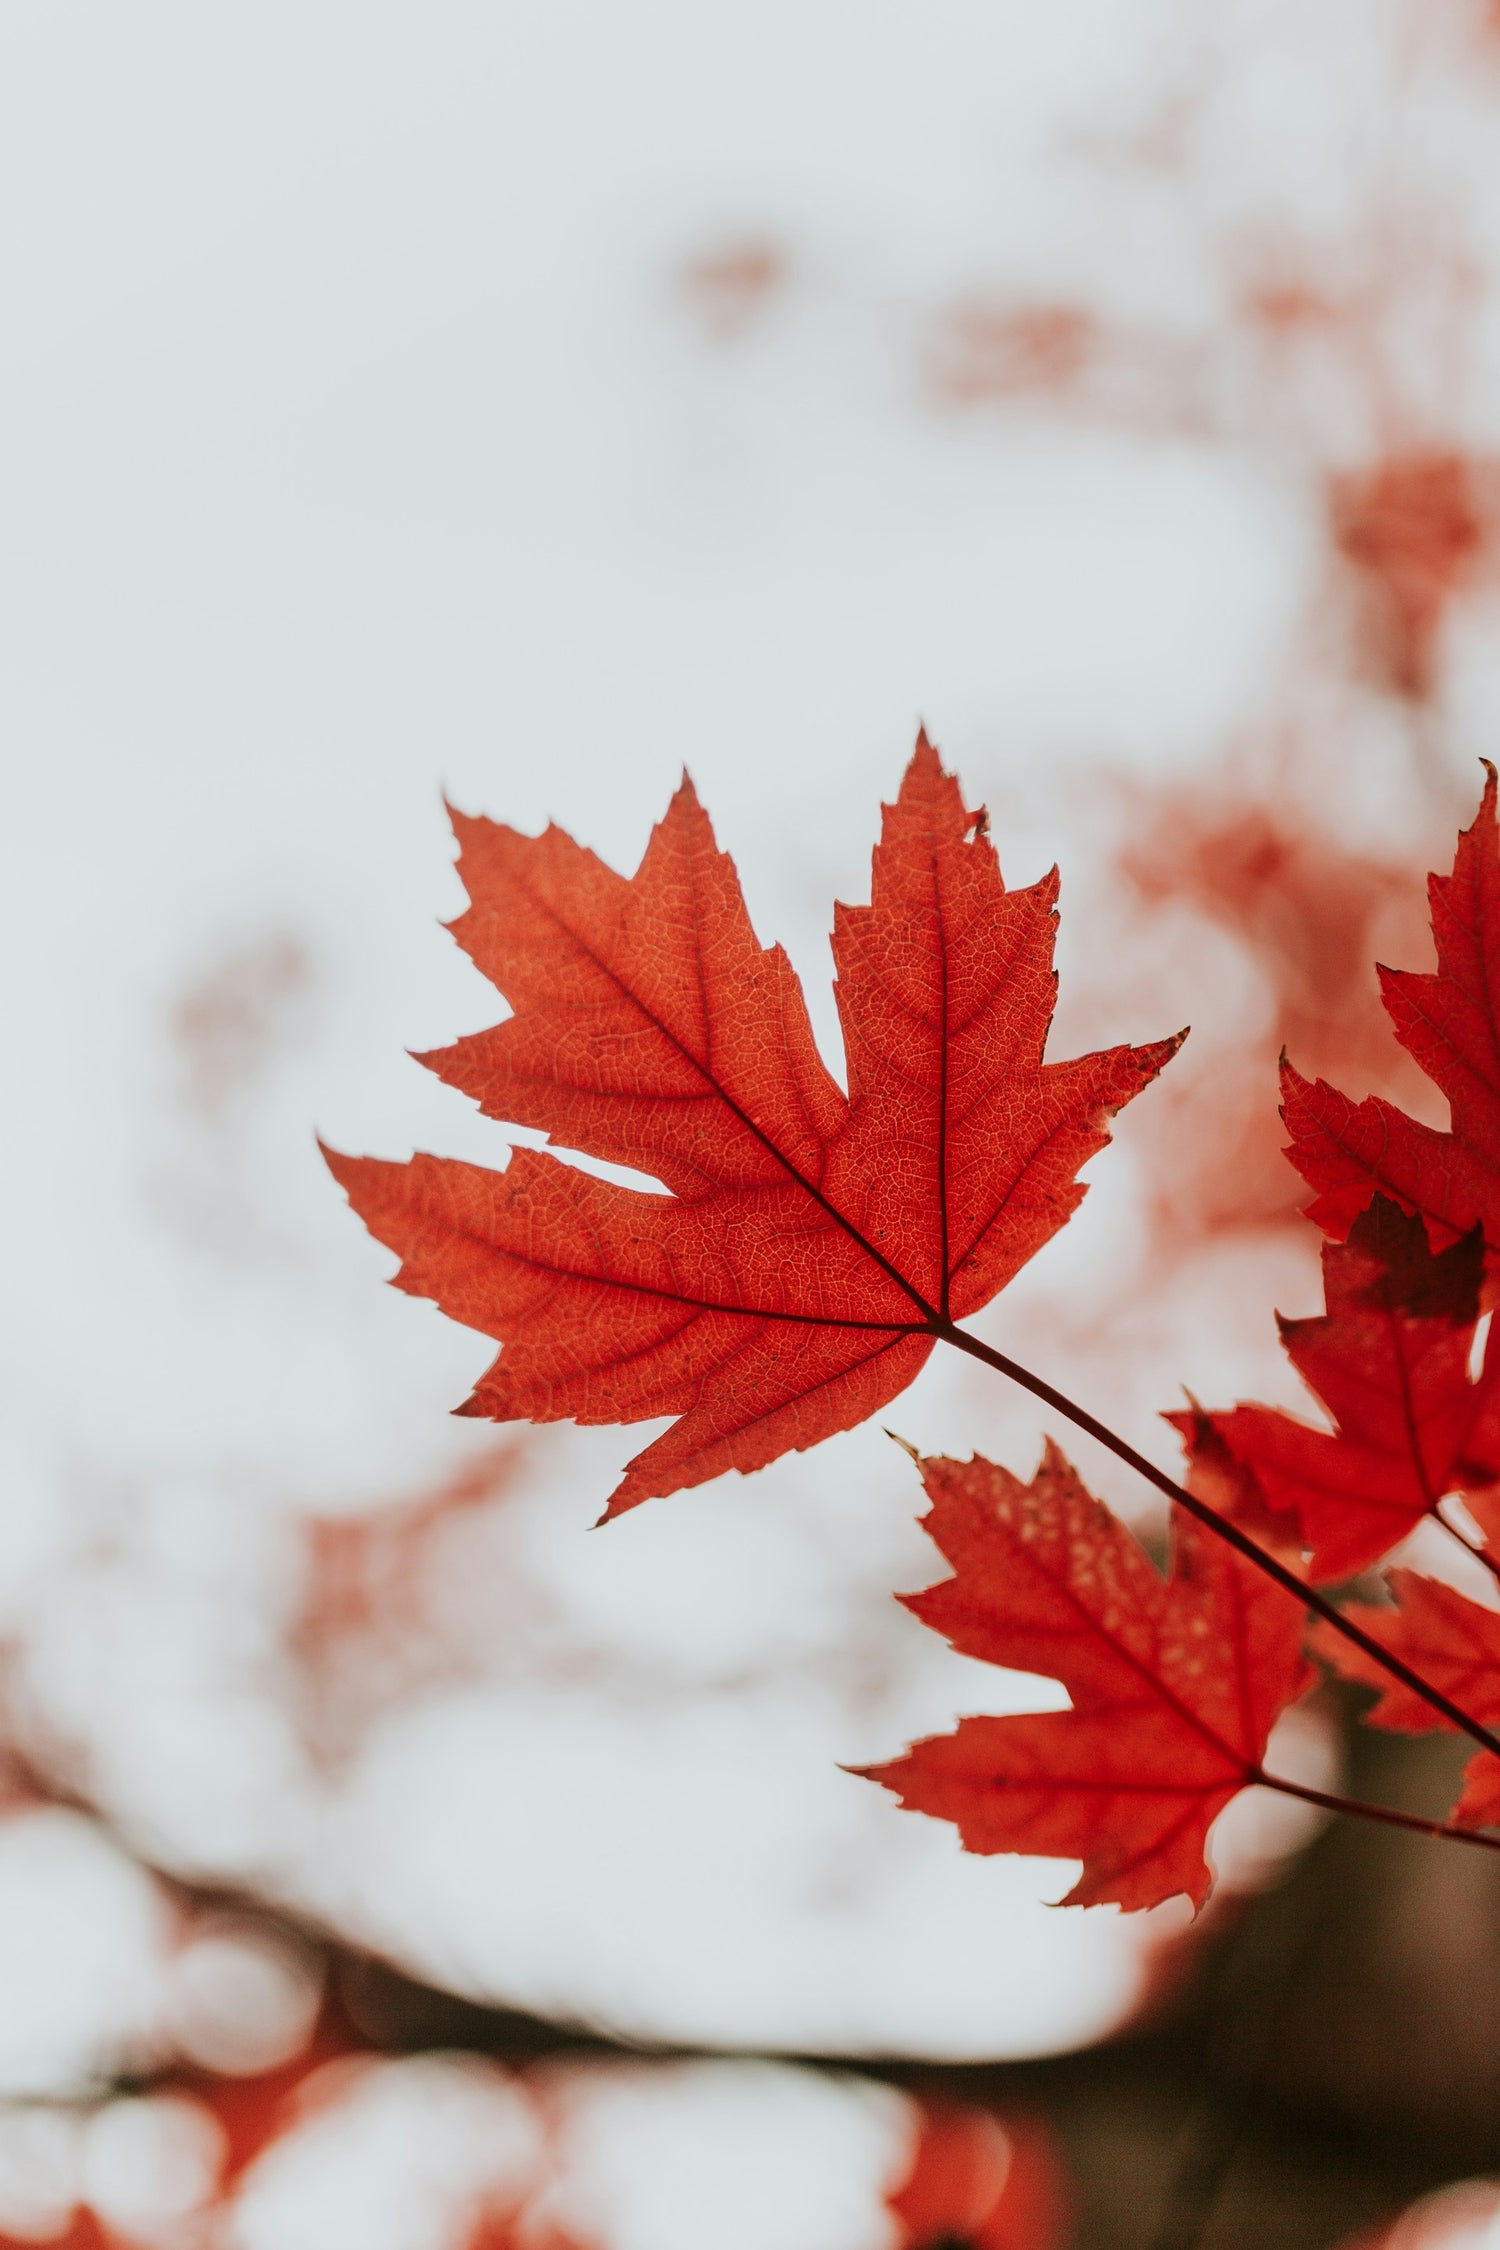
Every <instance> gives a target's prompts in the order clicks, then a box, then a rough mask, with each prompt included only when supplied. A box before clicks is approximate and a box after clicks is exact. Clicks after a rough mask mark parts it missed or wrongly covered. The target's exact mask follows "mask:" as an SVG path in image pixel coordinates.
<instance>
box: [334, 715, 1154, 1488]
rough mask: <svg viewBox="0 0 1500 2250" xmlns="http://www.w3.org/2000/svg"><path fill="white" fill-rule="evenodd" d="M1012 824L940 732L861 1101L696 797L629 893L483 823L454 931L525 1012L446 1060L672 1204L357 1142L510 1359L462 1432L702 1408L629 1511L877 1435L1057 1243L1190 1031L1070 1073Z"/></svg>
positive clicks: (557, 1164)
mask: <svg viewBox="0 0 1500 2250" xmlns="http://www.w3.org/2000/svg"><path fill="white" fill-rule="evenodd" d="M984 825H985V824H984V823H983V822H976V821H975V820H974V819H973V818H972V817H971V816H970V815H969V814H968V813H967V812H966V810H965V808H964V804H963V800H962V797H961V796H960V793H959V789H958V784H957V782H956V781H954V780H953V778H952V777H951V776H950V775H948V774H945V773H944V772H943V769H942V767H941V766H940V764H939V763H938V758H937V754H936V752H935V751H934V750H933V748H932V747H931V745H930V744H929V742H928V741H927V738H926V736H925V735H923V736H921V737H920V738H919V740H918V743H917V749H916V754H915V756H914V757H913V758H912V761H911V764H910V766H909V767H908V769H907V773H906V777H905V780H904V782H903V784H902V788H901V793H900V797H899V799H898V801H897V803H896V804H895V805H894V806H890V807H887V808H886V813H885V821H884V828H883V832H882V837H881V842H880V844H879V846H878V848H877V850H876V852H875V856H874V875H873V885H872V899H871V904H870V905H869V906H867V907H846V906H841V907H839V908H838V910H837V915H836V925H835V932H834V940H833V947H834V956H835V961H836V964H837V968H838V984H837V988H836V989H837V998H838V1005H839V1015H840V1020H841V1023H842V1027H843V1033H844V1046H845V1053H846V1058H847V1065H848V1079H849V1091H848V1094H847V1096H846V1095H845V1094H844V1093H843V1092H842V1091H841V1090H840V1088H839V1087H838V1085H837V1084H836V1083H835V1082H834V1080H833V1078H832V1077H831V1076H830V1074H829V1072H828V1071H827V1069H826V1068H825V1067H824V1064H823V1062H822V1060H821V1058H820V1057H819V1055H818V1052H817V1049H816V1047H815V1045H814V1043H813V1036H812V1029H811V1026H810V1023H809V1021H808V1016H807V1009H806V1005H805V1002H804V1000H803V996H802V990H801V986H800V985H799V983H798V981H797V978H796V976H795V975H794V973H793V971H792V968H791V964H790V963H789V961H788V960H787V957H786V955H785V953H784V952H783V951H782V950H781V948H780V947H779V946H773V947H770V948H762V947H761V945H760V944H759V943H758V942H757V940H756V937H755V934H754V932H753V930H752V929H751V926H750V920H749V916H748V914H747V913H746V910H745V904H744V900H743V897H742V896H741V892H740V887H739V880H738V877H737V876H736V874H735V870H734V866H733V863H732V862H731V861H730V860H729V859H728V858H727V857H726V856H725V855H723V854H721V853H720V852H719V851H718V850H717V848H716V846H715V843H714V838H713V833H712V830H711V829H710V827H709V824H708V819H707V816H706V815H705V813H704V812H703V810H702V808H701V807H700V805H699V803H698V800H697V798H696V796H695V795H694V793H693V788H692V784H691V783H690V782H689V781H687V780H686V779H684V781H683V784H682V786H681V788H680V789H679V790H678V792H677V795H676V796H675V797H674V799H673V800H672V804H671V807H670V809H669V810H668V813H667V815H666V818H665V819H664V820H663V821H662V822H661V823H660V825H659V826H658V827H657V829H656V830H655V831H654V833H653V835H652V838H651V842H650V844H649V846H648V848H647V851H646V856H645V858H644V860H643V861H642V863H641V866H640V869H639V871H638V872H637V874H636V875H635V876H634V877H633V878H632V879H630V880H626V879H625V878H624V877H623V876H620V875H617V874H615V873H614V872H613V871H612V870H611V869H610V868H608V867H606V866H605V865H604V864H603V862H602V861H600V860H598V859H596V858H595V856H594V854H593V853H592V852H589V851H585V850H584V849H583V848H582V847H581V846H579V845H578V844H575V843H574V842H573V840H572V839H571V837H569V836H566V835H565V834H564V833H563V832H562V831H561V830H560V829H558V828H555V827H554V828H549V829H548V830H547V831H546V832H545V834H543V835H542V836H540V837H535V838H531V837H525V836H520V835H517V834H516V833H515V832H514V831H513V830H511V829H508V828H501V827H497V826H495V825H494V824H493V823H492V822H490V821H487V820H471V819H468V818H466V817H464V816H462V815H455V827H456V829H457V832H458V836H459V840H460V844H461V848H462V856H461V859H460V863H459V865H460V872H461V874H462V876H463V879H464V882H465V885H466V887H467V889H468V893H469V897H470V901H471V904H470V906H469V909H468V911H467V913H465V914H463V915H462V916H461V917H460V918H459V920H458V921H457V922H456V923H455V924H454V932H455V935H456V936H457V938H458V940H459V942H460V944H462V945H463V947H464V949H465V950H466V952H468V953H469V955H470V956H471V958H472V959H473V960H474V962H475V963H476V965H477V966H478V967H479V968H480V969H482V970H483V971H484V973H485V974H486V975H487V976H488V977H490V979H491V980H492V981H493V982H494V983H495V984H496V985H498V986H499V988H500V989H501V991H502V992H503V993H504V995H505V996H506V998H507V999H508V1000H509V1001H510V1004H511V1007H512V1009H513V1011H514V1012H513V1014H512V1015H511V1016H510V1017H509V1019H508V1020H507V1021H505V1022H503V1023H501V1024H500V1025H498V1026H497V1027H496V1028H495V1029H494V1030H491V1031H485V1032H481V1033H479V1034H477V1035H476V1036H474V1037H472V1038H466V1039H461V1040H459V1041H458V1042H457V1044H456V1045H455V1046H453V1047H449V1048H446V1049H444V1050H442V1051H441V1052H440V1053H437V1054H432V1055H427V1056H424V1057H423V1058H422V1060H423V1061H425V1062H426V1063H428V1065H429V1066H430V1067H431V1068H432V1069H433V1070H435V1071H436V1072H437V1073H438V1075H439V1076H440V1077H442V1078H444V1079H445V1080H446V1081H447V1082H448V1083H449V1084H450V1085H454V1086H458V1087H461V1088H462V1089H463V1091H464V1092H466V1093H468V1094H471V1095H473V1096H474V1098H475V1099H476V1100H477V1101H478V1103H479V1105H480V1107H481V1108H482V1109H483V1110H484V1111H485V1112H486V1114H487V1115H489V1116H491V1117H496V1118H502V1119H507V1120H509V1121H511V1122H513V1123H516V1124H520V1125H523V1126H529V1127H533V1128H540V1129H542V1130H544V1131H546V1132H547V1133H549V1134H551V1135H552V1136H553V1138H554V1139H555V1140H557V1141H559V1142H561V1143H563V1144H565V1145H566V1146H568V1147H570V1148H572V1149H576V1150H578V1151H580V1152H582V1153H583V1154H584V1155H586V1156H590V1157H594V1158H601V1159H604V1160H606V1161H608V1162H611V1163H614V1164H621V1165H629V1166H631V1167H633V1168H634V1169H636V1170H637V1171H640V1172H644V1173H647V1174H649V1175H650V1176H651V1177H653V1178H655V1179H657V1180H659V1181H661V1183H662V1185H663V1186H664V1187H665V1188H666V1190H667V1191H668V1192H667V1193H666V1194H652V1193H647V1192H642V1191H641V1190H638V1189H635V1188H630V1187H625V1186H622V1185H620V1184H618V1183H617V1182H615V1181H612V1180H605V1179H600V1178H598V1177H596V1176H595V1175H594V1174H592V1173H589V1172H585V1171H583V1170H581V1169H580V1168H579V1167H577V1166H575V1165H571V1164H565V1163H563V1162H561V1161H559V1159H558V1158H557V1157H555V1156H553V1155H551V1154H550V1153H547V1152H544V1151H540V1150H534V1149H520V1150H517V1151H516V1152H515V1153H514V1154H513V1155H512V1157H511V1161H510V1163H509V1165H508V1167H507V1168H506V1170H505V1171H503V1172H492V1171H486V1170H483V1169H481V1168H480V1167H478V1166H477V1165H472V1164H460V1163H455V1162H447V1161H444V1160H442V1159H440V1158H436V1157H431V1156H418V1157H415V1158H414V1159H413V1160H412V1161H411V1162H410V1163H408V1164H392V1163H383V1162H379V1161H377V1160H374V1159H371V1158H351V1157H343V1156H336V1155H332V1154H330V1156H329V1163H330V1164H331V1166H332V1168H333V1170H334V1172H335V1174H336V1176H337V1177H338V1178H339V1179H340V1180H341V1181H342V1183H343V1184H344V1186H345V1187H346V1188H347V1190H348V1193H349V1198H350V1201H351V1202H352V1203H353V1205H354V1207H355V1209H356V1210H357V1211H358V1212H359V1214H360V1216H361V1217H362V1218H363V1219H364V1221H365V1223H366V1225H367V1226H368V1227H369V1229H370V1231H371V1233H372V1234H374V1235H375V1236H376V1237H377V1238H378V1239H379V1240H380V1241H381V1242H383V1243H385V1244H386V1245H387V1246H388V1247H389V1248H390V1249H392V1250H395V1251H396V1252H397V1253H398V1254H399V1256H400V1258H401V1261H402V1263H401V1270H400V1272H399V1273H398V1274H397V1276H396V1281H397V1285H398V1286H399V1287H400V1288H402V1289H405V1290H408V1291H410V1292H411V1293H412V1294H413V1295H416V1296H426V1297H432V1298H435V1299H436V1300H437V1302H438V1304H440V1305H441V1306H442V1308H443V1310H444V1311H445V1312H447V1313H449V1314H451V1315H452V1316H453V1317H454V1318H455V1319H457V1320H461V1321H463V1322H465V1323H466V1324H467V1325H468V1326H469V1327H472V1328H477V1329H479V1330H481V1331H482V1332H483V1333H484V1334H486V1335H489V1336H492V1337H494V1338H496V1339H497V1340H498V1341H499V1342H501V1343H502V1344H503V1346H504V1349H503V1351H502V1352H501V1354H500V1356H499V1357H498V1358H497V1359H496V1360H495V1362H494V1364H493V1365H492V1366H491V1367H490V1368H489V1370H488V1372H487V1373H486V1374H484V1375H483V1376H481V1378H480V1380H479V1382H478V1384H477V1385H476V1387H475V1390H474V1392H473V1395H472V1397H471V1398H470V1399H469V1400H468V1401H467V1403H466V1404H465V1405H464V1406H463V1407H462V1408H461V1409H460V1412H462V1413H466V1414H476V1415H487V1416H489V1417H491V1418H492V1419H494V1420H496V1421H511V1420H515V1419H517V1418H526V1419H530V1420H532V1421H557V1420H563V1419H572V1420H575V1421H580V1422H636V1421H644V1420H647V1419H649V1418H651V1417H653V1416H657V1415H673V1416H675V1417H677V1419H676V1421H675V1422H674V1425H673V1427H672V1428H671V1429H670V1430H668V1431H667V1432H666V1433H665V1435H664V1436H662V1437H660V1438H658V1439H657V1440H656V1442H655V1443H654V1444H653V1445H650V1446H648V1447H647V1448H646V1450H645V1451H644V1452H643V1453H641V1454H639V1455H638V1456H637V1457H636V1459H635V1460H634V1461H633V1462H632V1463H631V1465H630V1468H629V1470H628V1472H627V1474H626V1476H625V1478H624V1480H623V1481H622V1483H621V1484H620V1486H619V1487H618V1489H617V1491H616V1492H615V1494H614V1496H613V1498H612V1500H611V1502H610V1513H611V1514H618V1513H620V1512H621V1511H622V1510H624V1509H626V1508H629V1507H633V1506H634V1505H635V1504H636V1503H637V1502H638V1501H641V1500H645V1499H647V1498H649V1497H651V1496H652V1495H653V1494H658V1493H667V1492H673V1491H677V1490H678V1489H680V1488H681V1487H683V1486H685V1485H693V1484H700V1483H703V1482H704V1481H705V1480H706V1479H707V1478H709V1477H713V1476H717V1475H718V1474H719V1473H720V1472H721V1471H722V1470H725V1469H741V1470H750V1469H757V1468H761V1467H763V1466H764V1464H765V1463H766V1462H768V1461H772V1460H774V1459H776V1457H777V1456H778V1455H779V1454H782V1453H785V1452H788V1451H790V1450H792V1449H794V1448H796V1449H801V1448H804V1447H807V1446H810V1445H815V1444H817V1443H818V1442H819V1441H820V1440H821V1439H823V1438H825V1437H828V1436H831V1435H832V1433H833V1432H834V1431H836V1430H844V1429H849V1428H851V1427H852V1426H853V1425H854V1424H855V1423H857V1422H861V1421H863V1420H864V1419H865V1418H866V1417H867V1416H868V1415H870V1414H872V1413H874V1412H875V1411H876V1409H877V1408H879V1407H881V1406H883V1405H884V1404H885V1403H886V1401H887V1400H889V1399H891V1398H893V1397H894V1396H895V1395H896V1393H897V1392H898V1391H900V1390H903V1389H904V1388H905V1386H906V1385H907V1384H908V1383H909V1382H910V1381H911V1380H912V1378H913V1376H914V1375H915V1374H916V1373H917V1370H918V1369H919V1368H920V1367H921V1366H922V1364H923V1362H924V1361H925V1359H926V1358H927V1355H928V1353H929V1352H930V1351H931V1349H932V1346H933V1343H934V1341H935V1339H936V1338H937V1336H938V1335H940V1334H951V1333H952V1326H953V1323H954V1322H955V1321H956V1320H959V1319H962V1318H963V1317H964V1316H965V1315H966V1314H969V1313H973V1312H976V1311H977V1310H978V1309H979V1308H980V1307H981V1306H982V1305H984V1304H987V1303H988V1302H989V1300H990V1298H991V1297H993V1296H994V1295H995V1293H996V1291H997V1290H999V1289H1002V1288H1003V1287H1004V1286H1005V1284H1006V1283H1007V1282H1008V1281H1009V1280H1010V1279H1011V1278H1012V1276H1013V1275H1014V1274H1015V1273H1016V1272H1017V1271H1018V1270H1019V1268H1020V1267H1021V1266H1023V1265H1024V1264H1025V1263H1026V1261H1027V1259H1028V1258H1030V1257H1031V1256H1033V1254H1034V1253H1035V1252H1036V1251H1037V1250H1038V1249H1040V1248H1041V1246H1042V1244H1043V1243H1044V1242H1046V1241H1047V1240H1048V1239H1049V1238H1050V1237H1051V1236H1052V1235H1053V1234H1055V1233H1056V1231H1057V1229H1058V1228H1059V1227H1060V1226H1062V1225H1063V1223H1064V1222H1065V1221H1066V1220H1067V1219H1068V1218H1069V1217H1070V1216H1071V1214H1072V1212H1073V1211H1074V1210H1075V1209H1076V1208H1077V1205H1078V1202H1079V1200H1080V1198H1081V1196H1082V1194H1083V1189H1082V1187H1081V1185H1080V1184H1079V1182H1078V1180H1077V1177H1076V1175H1077V1172H1078V1170H1079V1167H1080V1166H1081V1165H1082V1164H1084V1163H1085V1162H1086V1161H1087V1159H1088V1158H1089V1157H1090V1156H1092V1155H1094V1154H1095V1152H1096V1151H1097V1150H1098V1149H1100V1148H1101V1147H1103V1145H1104V1143H1105V1141H1106V1140H1107V1138H1108V1133H1107V1130H1106V1120H1107V1119H1108V1118H1109V1117H1110V1116H1111V1115H1112V1114H1113V1113H1114V1111H1116V1110H1117V1109H1119V1108H1120V1107H1121V1106H1122V1105H1123V1104H1124V1103H1125V1102H1127V1101H1129V1100H1130V1099H1131V1098H1132V1097H1133V1096H1134V1095H1135V1094H1137V1093H1139V1092H1140V1090H1141V1088H1142V1087H1143V1086H1144V1085H1146V1084H1147V1083H1148V1082H1149V1080H1150V1079H1152V1078H1153V1077H1154V1076H1155V1075H1156V1073H1157V1071H1158V1070H1159V1069H1160V1068H1161V1066H1162V1064H1163V1063H1164V1062H1165V1061H1166V1060H1167V1059H1168V1057H1169V1056H1170V1055H1171V1054H1172V1053H1173V1052H1174V1050H1175V1048H1176V1046H1177V1044H1178V1042H1177V1041H1176V1040H1163V1041H1159V1042H1158V1043H1157V1044H1155V1045H1153V1046H1148V1047H1139V1048H1131V1047H1114V1048H1110V1049H1108V1050H1107V1051H1105V1052H1102V1053H1098V1054H1092V1055H1085V1056H1082V1057H1081V1058H1079V1059H1078V1060H1077V1061H1073V1062H1064V1063H1046V1062H1044V1061H1043V1059H1042V1054H1043V1046H1044V1042H1045V1039H1046V1034H1047V1028H1048V1025H1049V1023H1050V1020H1051V1015H1052V1009H1053V1004H1054V996H1055V978H1054V975H1053V971H1052V945H1053V937H1054V931H1055V925H1056V915H1055V911H1054V906H1055V900H1056V895H1057V880H1056V875H1055V873H1054V874H1052V875H1048V876H1046V877H1044V878H1043V880H1042V881H1041V882H1040V883H1036V884H1034V885H1032V886H1031V887H1030V888H1029V889H1026V890H1019V891H1008V890H1007V889H1006V888H1005V885H1004V883H1003V882H1002V880H1001V876H1000V869H999V865H998V863H997V861H996V858H995V853H994V849H993V846H992V845H991V844H990V842H989V840H988V837H987V835H986V834H985V833H984Z"/></svg>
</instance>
